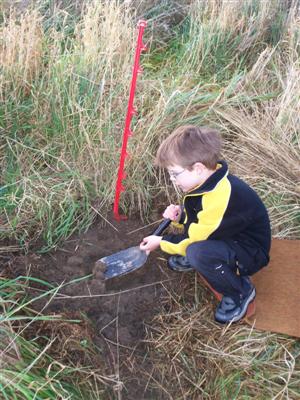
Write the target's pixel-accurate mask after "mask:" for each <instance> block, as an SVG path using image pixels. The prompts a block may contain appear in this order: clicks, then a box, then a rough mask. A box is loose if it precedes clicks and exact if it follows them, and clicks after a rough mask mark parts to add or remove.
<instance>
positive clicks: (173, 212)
mask: <svg viewBox="0 0 300 400" xmlns="http://www.w3.org/2000/svg"><path fill="white" fill-rule="evenodd" d="M181 213H182V208H181V206H175V205H174V204H170V205H169V206H168V207H167V208H166V209H165V211H164V213H163V217H164V218H169V219H170V220H171V221H174V222H178V221H179V220H180V217H181Z"/></svg>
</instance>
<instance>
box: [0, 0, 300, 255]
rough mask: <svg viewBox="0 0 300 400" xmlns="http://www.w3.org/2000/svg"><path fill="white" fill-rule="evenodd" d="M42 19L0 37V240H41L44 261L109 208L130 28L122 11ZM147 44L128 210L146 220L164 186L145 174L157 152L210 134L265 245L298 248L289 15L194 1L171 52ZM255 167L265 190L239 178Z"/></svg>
mask: <svg viewBox="0 0 300 400" xmlns="http://www.w3.org/2000/svg"><path fill="white" fill-rule="evenodd" d="M42 11H43V9H42V8H41V9H40V10H39V9H30V10H28V11H26V12H25V13H23V14H21V15H20V14H16V13H15V12H13V11H11V12H10V13H8V14H5V16H4V19H3V23H2V27H1V32H0V37H1V46H0V59H1V62H2V69H1V74H0V96H1V99H2V102H1V106H0V116H1V126H0V128H1V147H0V152H1V153H0V160H1V161H0V163H1V166H2V172H1V186H2V187H1V193H0V204H1V208H2V211H3V212H2V216H1V221H2V235H1V236H2V237H10V238H15V239H17V240H18V241H19V243H20V244H21V245H23V246H28V245H29V244H30V243H33V242H34V241H35V240H36V239H38V238H39V237H43V238H44V242H45V243H46V245H45V247H44V249H45V250H47V249H49V248H51V247H53V246H55V245H56V244H57V243H58V241H60V240H61V239H62V238H66V237H68V236H69V235H70V234H71V233H72V232H74V231H76V230H77V231H78V230H80V229H85V228H86V227H88V226H89V225H90V224H91V222H92V221H93V218H94V216H95V212H94V211H93V208H95V207H94V206H95V205H96V208H97V209H98V210H99V211H100V213H103V214H106V212H107V211H108V210H109V209H110V208H111V204H112V202H113V197H114V185H115V178H116V170H117V166H118V158H119V156H118V154H119V150H120V146H121V138H122V131H123V126H124V116H125V113H126V102H127V97H128V90H129V83H130V79H131V70H132V60H133V53H134V43H135V39H136V28H135V22H134V19H133V18H132V12H131V11H130V9H129V7H128V3H127V2H125V3H124V4H121V3H118V2H117V1H112V2H97V1H92V2H88V3H86V5H85V6H84V7H83V11H82V14H81V16H78V17H77V18H73V19H71V18H70V17H69V16H68V15H67V14H66V12H65V11H64V13H63V11H62V10H60V9H59V8H56V9H55V10H54V11H53V13H52V15H51V20H49V18H50V16H49V15H47V14H45V13H44V14H43V15H42V14H41V13H42ZM160 12H161V10H160ZM64 15H65V17H63V16H64ZM50 21H51V23H50ZM151 24H153V25H151ZM155 26H156V25H155V19H153V20H152V22H151V21H150V24H149V31H151V32H155V30H154V29H155ZM148 42H149V43H148V44H149V46H150V50H149V53H148V55H146V56H144V58H143V60H144V63H145V73H144V75H143V76H140V77H139V82H138V87H137V94H136V105H137V108H138V110H139V114H138V117H137V118H136V119H135V120H134V121H133V125H134V133H135V134H134V136H133V138H131V140H130V143H129V146H130V149H129V152H130V153H131V158H130V160H129V161H128V163H127V171H128V179H127V182H126V187H127V191H126V193H125V195H124V196H123V197H122V207H123V208H124V209H125V211H126V210H127V211H128V212H131V211H133V210H134V211H136V210H139V212H140V214H141V216H142V217H144V216H145V215H146V214H147V213H148V211H149V210H150V209H151V207H152V205H151V199H153V198H154V196H155V195H156V194H157V193H158V192H159V190H160V188H162V185H165V181H164V180H163V181H161V180H160V179H159V180H158V179H157V177H158V175H157V171H156V170H154V168H153V166H152V165H151V164H152V160H153V155H154V153H155V150H156V148H157V146H158V143H159V142H160V141H161V139H162V138H163V137H165V136H166V135H167V134H168V133H169V132H170V131H171V130H172V129H173V128H174V127H176V126H178V125H180V124H183V123H195V124H208V123H209V124H212V125H217V126H218V127H219V128H220V130H221V132H222V134H223V135H224V139H225V147H226V149H227V151H226V153H225V154H226V155H227V156H228V158H229V161H232V165H233V167H234V168H235V167H236V166H237V165H239V168H238V167H237V168H236V170H237V172H238V173H240V174H241V175H242V177H244V178H246V179H249V180H250V181H251V183H253V184H254V186H255V187H256V188H257V189H258V190H259V191H260V192H261V193H262V195H263V197H264V198H266V199H267V203H268V206H269V208H270V212H271V217H272V221H273V225H274V233H276V234H277V235H279V236H290V237H298V235H299V232H298V229H297V225H298V218H299V203H298V195H297V194H298V190H299V189H297V187H298V186H297V185H298V183H296V182H298V179H297V178H295V177H296V176H297V171H298V170H297V167H296V166H297V164H298V165H299V163H298V161H299V152H298V151H297V149H295V145H296V146H298V145H299V139H298V138H299V132H298V128H297V126H298V124H297V123H295V122H297V113H298V107H299V101H297V99H298V97H297V96H298V95H297V93H298V80H299V76H298V75H299V64H298V54H299V14H298V9H297V2H292V4H289V2H286V3H285V2H277V1H270V2H261V1H248V0H247V1H245V2H241V3H240V2H238V3H234V2H226V1H224V2H204V1H194V2H192V4H191V6H190V12H189V14H188V15H187V17H186V19H185V20H184V21H183V22H182V23H181V25H180V28H179V29H178V31H177V32H176V30H174V31H173V34H172V35H171V39H170V41H169V42H167V43H165V44H162V43H161V41H160V40H157V39H156V38H155V36H153V38H152V39H151V38H149V40H148ZM151 43H152V44H151ZM142 62H143V61H142ZM253 110H255V111H253ZM287 110H288V111H287ZM266 113H267V115H269V118H268V121H269V124H267V123H266ZM254 115H255V117H254ZM247 116H248V119H247ZM237 119H239V120H240V122H241V123H242V126H241V123H238V121H237ZM246 120H247V124H245V123H244V121H246ZM255 121H256V122H255ZM259 121H263V122H264V131H265V132H268V134H267V135H266V134H263V133H262V132H261V124H260V122H259ZM253 126H255V128H253ZM283 132H285V136H284V137H285V139H284V145H283V146H284V148H280V146H277V144H278V141H280V140H281V139H280V138H282V135H283ZM287 132H288V133H287ZM243 137H244V138H245V141H243V139H242V138H243ZM262 141H263V142H264V143H262ZM251 146H252V147H251ZM258 147H259V148H260V149H263V150H264V151H265V149H266V148H270V150H269V153H272V157H271V158H272V159H270V160H268V164H269V167H270V163H272V165H273V166H274V167H275V168H273V167H271V169H272V181H271V182H275V185H273V184H272V185H270V184H268V182H270V176H269V174H268V172H267V170H268V167H267V166H266V164H264V166H263V168H261V166H260V164H259V163H257V160H256V159H255V158H254V159H253V157H255V156H256V153H257V151H256V150H257V148H258ZM251 148H252V150H251ZM271 149H272V150H271ZM283 152H284V153H285V154H286V153H288V157H285V159H286V162H283V160H282V153H283ZM263 159H264V156H262V157H261V160H262V162H263ZM241 160H242V162H241ZM289 163H290V164H293V165H294V168H293V169H294V172H290V170H291V167H290V164H289ZM277 164H278V166H279V169H280V171H278V173H276V170H277V169H278V168H277ZM252 168H255V169H256V170H259V171H260V175H261V174H263V179H261V176H256V177H255V178H254V174H252V173H251V179H250V178H249V174H248V173H247V171H249V170H251V169H252ZM295 168H296V169H295ZM274 173H275V175H274ZM291 174H292V175H291ZM282 175H283V176H284V178H283V179H282V178H281V176H282ZM256 178H257V179H256ZM278 180H281V181H282V180H283V181H284V182H283V184H281V185H278V184H276V181H278ZM264 182H265V183H264ZM286 185H287V186H286ZM266 186H267V187H266ZM279 186H280V188H279ZM270 192H271V193H272V194H271V195H270ZM287 193H288V195H287ZM91 206H93V208H92V207H91ZM278 215H280V218H278ZM275 221H276V223H275Z"/></svg>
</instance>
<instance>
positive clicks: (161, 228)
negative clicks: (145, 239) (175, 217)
mask: <svg viewBox="0 0 300 400" xmlns="http://www.w3.org/2000/svg"><path fill="white" fill-rule="evenodd" d="M171 222H172V221H171V220H170V219H169V218H166V219H164V220H163V222H161V223H160V224H159V226H158V227H157V228H156V229H155V231H154V232H153V233H152V235H156V236H159V235H160V234H161V233H163V231H164V230H165V229H167V227H168V226H169V225H170V223H171Z"/></svg>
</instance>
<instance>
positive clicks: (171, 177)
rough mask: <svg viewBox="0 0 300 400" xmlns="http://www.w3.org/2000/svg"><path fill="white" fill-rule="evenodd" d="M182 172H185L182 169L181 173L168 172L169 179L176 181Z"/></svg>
mask: <svg viewBox="0 0 300 400" xmlns="http://www.w3.org/2000/svg"><path fill="white" fill-rule="evenodd" d="M184 171H186V168H184V169H183V170H182V171H180V172H175V171H168V174H169V176H170V179H174V180H176V179H177V178H178V176H180V175H181V174H182V173H183V172H184Z"/></svg>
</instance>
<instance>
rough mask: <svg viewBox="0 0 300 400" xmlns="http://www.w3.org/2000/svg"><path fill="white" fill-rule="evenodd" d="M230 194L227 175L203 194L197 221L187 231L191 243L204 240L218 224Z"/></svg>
mask: <svg viewBox="0 0 300 400" xmlns="http://www.w3.org/2000/svg"><path fill="white" fill-rule="evenodd" d="M230 194H231V185H230V182H229V180H228V178H227V177H224V178H223V179H221V181H220V182H219V183H218V185H217V186H216V187H215V189H214V190H212V191H211V192H207V193H205V194H203V197H202V210H201V211H200V212H199V213H198V214H197V216H198V222H197V223H192V224H191V225H190V227H189V231H188V234H189V238H190V241H191V243H192V242H196V241H200V240H206V239H207V238H208V237H209V236H210V235H211V234H212V233H213V232H214V231H215V230H216V229H217V228H218V227H219V226H220V224H221V222H222V219H223V216H224V214H225V211H226V209H227V206H228V203H229V199H230Z"/></svg>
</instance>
